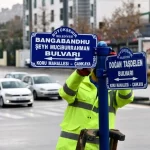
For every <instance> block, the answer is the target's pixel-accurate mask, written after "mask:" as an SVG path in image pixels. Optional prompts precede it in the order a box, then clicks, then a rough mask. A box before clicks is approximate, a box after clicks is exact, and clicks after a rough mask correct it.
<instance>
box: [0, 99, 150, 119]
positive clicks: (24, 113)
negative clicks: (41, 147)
mask: <svg viewBox="0 0 150 150" xmlns="http://www.w3.org/2000/svg"><path fill="white" fill-rule="evenodd" d="M66 107H67V103H66V102H65V101H55V102H46V103H43V102H35V103H34V106H33V107H32V108H29V107H19V108H18V107H15V108H14V107H13V108H11V107H8V108H5V109H1V108H0V120H6V119H30V118H32V119H33V118H43V117H62V116H63V114H64V111H65V108H66ZM135 109H143V110H145V109H150V107H149V106H143V105H136V104H129V105H127V106H124V107H123V108H121V109H119V111H132V110H135Z"/></svg>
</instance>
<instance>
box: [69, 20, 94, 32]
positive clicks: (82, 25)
mask: <svg viewBox="0 0 150 150" xmlns="http://www.w3.org/2000/svg"><path fill="white" fill-rule="evenodd" d="M72 28H73V29H74V30H75V31H76V32H78V33H82V34H85V33H92V28H91V25H90V23H89V21H88V19H87V18H83V17H76V18H75V19H74V25H73V26H72Z"/></svg>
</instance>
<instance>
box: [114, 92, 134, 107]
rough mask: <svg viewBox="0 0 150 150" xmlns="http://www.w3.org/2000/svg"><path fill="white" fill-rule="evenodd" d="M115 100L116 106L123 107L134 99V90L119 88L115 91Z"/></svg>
mask: <svg viewBox="0 0 150 150" xmlns="http://www.w3.org/2000/svg"><path fill="white" fill-rule="evenodd" d="M115 98H116V99H115V102H114V105H115V107H116V108H120V107H123V106H124V105H126V104H129V103H131V102H132V101H133V100H134V93H133V91H132V90H130V89H129V90H128V89H127V90H117V91H116V92H115Z"/></svg>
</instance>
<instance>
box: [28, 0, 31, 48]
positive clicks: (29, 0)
mask: <svg viewBox="0 0 150 150" xmlns="http://www.w3.org/2000/svg"><path fill="white" fill-rule="evenodd" d="M28 2H29V48H30V45H31V43H30V41H31V40H30V35H31V32H32V0H28Z"/></svg>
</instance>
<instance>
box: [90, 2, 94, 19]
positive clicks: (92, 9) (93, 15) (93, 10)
mask: <svg viewBox="0 0 150 150" xmlns="http://www.w3.org/2000/svg"><path fill="white" fill-rule="evenodd" d="M93 11H94V9H93V4H91V16H94V14H93Z"/></svg>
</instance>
